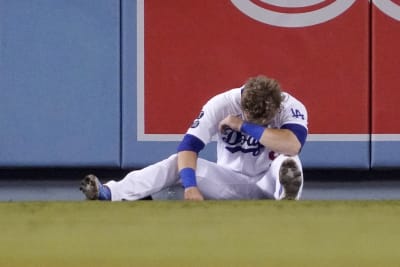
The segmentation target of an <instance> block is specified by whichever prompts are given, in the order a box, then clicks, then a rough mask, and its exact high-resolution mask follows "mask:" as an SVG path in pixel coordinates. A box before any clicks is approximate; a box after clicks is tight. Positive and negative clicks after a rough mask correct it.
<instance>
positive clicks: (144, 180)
mask: <svg viewBox="0 0 400 267" xmlns="http://www.w3.org/2000/svg"><path fill="white" fill-rule="evenodd" d="M85 179H87V177H85ZM85 179H84V180H83V181H82V184H84V183H85ZM96 179H97V178H96ZM96 179H94V178H93V177H92V179H91V180H89V181H87V182H86V184H89V185H88V186H86V188H88V189H86V190H82V188H85V185H81V190H82V191H83V193H84V194H85V195H86V197H87V199H100V200H103V199H102V197H101V191H102V190H104V189H105V190H107V189H108V190H109V191H110V198H109V199H107V200H112V201H121V200H138V199H143V198H145V197H148V196H150V195H152V194H153V193H156V192H158V191H160V190H162V189H163V188H166V187H168V186H171V185H173V184H176V183H178V182H179V177H178V168H177V155H176V154H174V155H172V156H170V157H169V158H167V159H165V160H162V161H160V162H157V163H155V164H152V165H149V166H147V167H145V168H143V169H140V170H136V171H132V172H130V173H128V174H127V175H126V176H125V177H124V178H123V179H122V180H120V181H113V180H112V181H109V182H107V183H106V184H104V185H102V184H101V183H100V182H99V181H98V179H97V181H96ZM90 185H91V186H90ZM89 189H90V190H89Z"/></svg>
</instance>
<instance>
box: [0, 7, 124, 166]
mask: <svg viewBox="0 0 400 267" xmlns="http://www.w3.org/2000/svg"><path fill="white" fill-rule="evenodd" d="M119 13H120V5H119V1H109V0H95V1H93V0H57V1H54V0H17V1H14V0H0V128H1V130H0V166H1V167H57V166H66V167H78V166H114V167H117V166H119V165H120V81H119V76H120V73H119V62H120V60H119V57H120V52H119V47H120V38H119V32H120V14H119Z"/></svg>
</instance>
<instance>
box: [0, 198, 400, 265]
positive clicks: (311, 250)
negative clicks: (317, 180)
mask: <svg viewBox="0 0 400 267" xmlns="http://www.w3.org/2000/svg"><path fill="white" fill-rule="evenodd" d="M399 226H400V201H298V202H284V201H281V202H277V201H206V202H183V201H139V202H119V203H109V202H107V203H105V202H2V203H0V229H1V237H0V266H2V267H5V266H10V267H13V266H24V267H26V266H30V267H34V266H41V267H45V266H49V267H50V266H51V267H55V266H57V267H63V266H78V267H79V266H84V267H88V266H97V267H101V266H112V267H118V266H141V267H146V266H240V267H243V266H252V267H254V266H307V267H309V266H324V267H326V266H335V267H338V266H363V267H368V266H374V267H376V266H385V267H387V266H400V230H399V228H400V227H399Z"/></svg>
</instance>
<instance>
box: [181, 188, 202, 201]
mask: <svg viewBox="0 0 400 267" xmlns="http://www.w3.org/2000/svg"><path fill="white" fill-rule="evenodd" d="M184 198H185V200H197V201H201V200H204V198H203V195H202V194H201V193H200V190H199V189H198V188H197V187H196V186H192V187H188V188H186V189H185V192H184Z"/></svg>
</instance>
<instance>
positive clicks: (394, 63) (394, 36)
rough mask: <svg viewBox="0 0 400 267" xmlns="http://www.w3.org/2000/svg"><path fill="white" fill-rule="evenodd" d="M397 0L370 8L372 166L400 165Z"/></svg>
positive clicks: (399, 3)
mask: <svg viewBox="0 0 400 267" xmlns="http://www.w3.org/2000/svg"><path fill="white" fill-rule="evenodd" d="M399 33H400V1H374V5H373V9H372V108H371V110H372V161H371V166H372V167H373V168H383V167H399V166H400V156H399V151H400V123H399V117H400V109H399V100H400V90H399V89H400V72H399V70H400V50H399V48H400V35H399Z"/></svg>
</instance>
